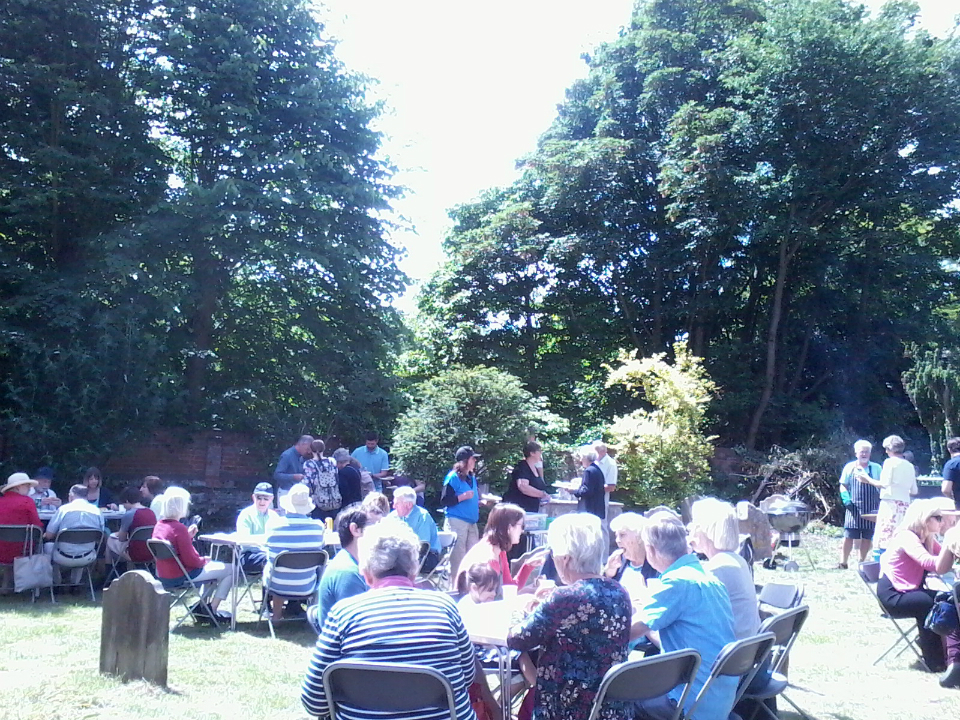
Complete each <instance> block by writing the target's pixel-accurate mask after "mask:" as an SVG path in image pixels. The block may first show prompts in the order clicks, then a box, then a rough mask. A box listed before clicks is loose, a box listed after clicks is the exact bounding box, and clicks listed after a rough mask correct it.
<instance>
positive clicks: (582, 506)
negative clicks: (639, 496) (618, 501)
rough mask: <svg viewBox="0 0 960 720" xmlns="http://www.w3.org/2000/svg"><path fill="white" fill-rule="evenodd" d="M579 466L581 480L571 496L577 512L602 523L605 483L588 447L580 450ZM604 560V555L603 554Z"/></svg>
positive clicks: (595, 455) (591, 449) (595, 454)
mask: <svg viewBox="0 0 960 720" xmlns="http://www.w3.org/2000/svg"><path fill="white" fill-rule="evenodd" d="M580 464H581V465H582V466H583V480H582V481H581V483H580V487H578V488H577V489H576V490H574V491H573V494H574V495H575V496H576V497H577V499H578V500H579V502H578V503H577V512H588V513H590V514H591V515H596V516H597V517H598V518H600V521H601V523H602V521H603V520H604V518H606V516H607V512H606V507H605V506H604V498H605V497H606V492H605V491H604V488H605V487H606V482H605V481H604V477H603V470H601V469H600V467H599V466H598V465H597V451H596V450H594V449H593V448H592V447H590V446H587V447H582V448H580ZM608 547H609V543H608ZM608 552H609V550H608ZM604 558H606V554H604Z"/></svg>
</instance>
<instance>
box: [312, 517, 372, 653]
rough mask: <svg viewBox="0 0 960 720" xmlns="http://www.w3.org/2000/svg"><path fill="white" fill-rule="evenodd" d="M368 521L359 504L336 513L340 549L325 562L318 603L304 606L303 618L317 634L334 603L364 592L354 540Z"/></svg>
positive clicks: (364, 585) (364, 581)
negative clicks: (304, 613)
mask: <svg viewBox="0 0 960 720" xmlns="http://www.w3.org/2000/svg"><path fill="white" fill-rule="evenodd" d="M370 524H371V523H370V520H369V518H368V517H367V513H366V512H365V511H364V510H363V508H362V507H361V506H360V503H353V504H352V505H350V506H349V507H345V508H344V509H343V510H341V511H340V514H339V515H337V534H338V535H339V536H340V550H339V551H338V552H337V554H336V555H334V557H333V560H331V561H330V562H329V563H327V567H326V568H325V569H324V571H323V576H322V577H321V578H320V604H319V605H317V606H315V607H311V608H308V609H307V619H308V620H310V623H311V624H312V625H313V626H314V629H315V630H316V631H317V634H318V635H319V634H320V633H321V632H322V631H323V623H325V622H326V620H327V615H328V614H329V613H330V609H331V608H332V607H333V606H334V605H336V604H337V603H338V602H339V601H340V600H343V599H344V598H348V597H353V596H354V595H359V594H360V593H362V592H366V591H367V582H366V580H364V579H363V576H362V575H361V574H360V565H359V564H358V557H359V556H358V554H357V540H358V538H359V537H360V536H361V535H363V531H364V529H365V528H366V527H367V525H370Z"/></svg>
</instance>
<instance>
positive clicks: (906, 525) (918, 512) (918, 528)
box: [897, 499, 943, 540]
mask: <svg viewBox="0 0 960 720" xmlns="http://www.w3.org/2000/svg"><path fill="white" fill-rule="evenodd" d="M941 512H943V508H942V507H940V504H939V503H938V502H937V501H936V500H932V499H923V500H914V501H913V502H912V503H910V506H909V507H908V508H907V511H906V513H904V515H903V520H901V521H900V525H899V526H898V527H897V530H909V531H910V532H912V533H913V534H914V535H916V536H917V537H918V538H920V539H921V540H923V539H924V538H925V537H926V535H927V534H928V533H927V520H929V519H930V518H931V517H933V516H934V515H938V514H940V513H941Z"/></svg>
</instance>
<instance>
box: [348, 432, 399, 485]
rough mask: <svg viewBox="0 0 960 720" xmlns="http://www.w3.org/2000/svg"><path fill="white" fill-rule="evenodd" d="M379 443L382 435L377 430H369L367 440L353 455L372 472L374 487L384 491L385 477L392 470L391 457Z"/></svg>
mask: <svg viewBox="0 0 960 720" xmlns="http://www.w3.org/2000/svg"><path fill="white" fill-rule="evenodd" d="M379 443H380V436H379V435H377V433H375V432H368V433H367V436H366V442H365V443H364V444H363V445H361V446H360V447H358V448H356V449H355V450H354V451H353V452H352V453H351V455H352V456H353V458H354V459H355V460H356V461H357V462H358V463H360V464H361V465H362V466H363V469H364V470H366V471H367V472H368V473H370V477H372V478H373V486H374V489H375V490H376V491H377V492H383V478H385V477H386V476H387V474H388V473H389V472H390V458H389V457H388V456H387V451H386V450H384V449H383V448H382V447H380V445H379Z"/></svg>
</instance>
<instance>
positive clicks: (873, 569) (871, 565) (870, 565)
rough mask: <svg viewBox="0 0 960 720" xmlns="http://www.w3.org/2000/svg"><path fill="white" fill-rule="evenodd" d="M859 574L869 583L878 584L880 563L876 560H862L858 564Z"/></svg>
mask: <svg viewBox="0 0 960 720" xmlns="http://www.w3.org/2000/svg"><path fill="white" fill-rule="evenodd" d="M857 575H859V576H860V579H861V580H863V582H864V583H865V584H867V585H871V586H872V585H876V584H877V583H878V582H879V581H880V563H879V562H878V561H876V560H872V561H870V562H862V563H860V564H859V565H858V566H857Z"/></svg>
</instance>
